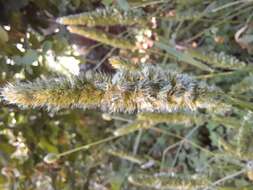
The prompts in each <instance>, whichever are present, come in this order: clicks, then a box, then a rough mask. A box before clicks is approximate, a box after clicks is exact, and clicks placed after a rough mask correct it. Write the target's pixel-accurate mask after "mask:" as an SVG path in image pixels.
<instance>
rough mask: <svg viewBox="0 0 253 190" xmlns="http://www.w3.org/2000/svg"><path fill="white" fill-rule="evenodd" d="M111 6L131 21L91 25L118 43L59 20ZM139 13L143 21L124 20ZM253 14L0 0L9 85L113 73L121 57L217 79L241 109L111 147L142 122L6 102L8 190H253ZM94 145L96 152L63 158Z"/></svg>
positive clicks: (218, 4)
mask: <svg viewBox="0 0 253 190" xmlns="http://www.w3.org/2000/svg"><path fill="white" fill-rule="evenodd" d="M105 7H109V8H115V9H117V10H121V11H122V12H125V13H129V14H125V13H124V14H123V17H122V19H119V20H120V21H121V23H120V22H118V21H115V22H116V24H113V25H114V26H109V23H110V20H109V19H108V20H106V21H105V22H104V21H103V22H102V24H101V23H100V24H99V25H100V26H96V21H95V25H94V26H93V25H92V24H91V25H90V26H89V30H94V29H96V30H99V31H101V32H106V33H107V34H108V35H111V36H110V38H109V40H108V39H106V38H101V36H102V35H90V36H89V38H85V37H83V36H80V35H77V34H74V33H77V32H74V30H73V28H72V30H71V28H68V29H69V30H67V28H66V27H65V26H64V25H63V23H62V24H59V19H58V20H56V19H57V18H59V17H62V16H67V15H71V14H76V13H81V12H92V11H95V10H96V9H98V8H100V9H104V8H105ZM97 14H98V13H97ZM129 15H130V16H131V15H132V16H134V17H136V18H137V20H138V19H139V18H141V21H138V22H137V21H136V22H135V21H134V22H133V23H127V24H125V23H124V18H126V20H127V18H130V16H129ZM252 15H253V2H252V1H251V0H235V1H231V0H219V1H218V0H205V1H203V0H191V1H189V0H129V1H126V0H54V1H52V0H43V1H35V0H8V1H5V0H0V45H1V46H0V66H1V70H0V86H1V87H4V85H6V84H7V83H8V82H15V81H33V80H34V79H36V78H44V79H47V78H48V77H49V76H56V77H57V76H64V77H66V78H72V77H73V76H76V75H80V74H82V73H84V72H87V71H89V70H97V71H99V72H103V73H107V74H108V75H111V74H113V73H115V68H117V64H114V65H113V66H114V67H113V66H111V65H110V64H109V59H110V58H111V57H112V56H120V57H124V58H125V59H127V60H128V61H130V62H132V65H131V66H136V65H138V64H139V63H143V64H153V65H159V66H160V65H163V66H166V67H165V68H166V69H168V70H173V71H176V72H178V73H187V74H189V75H191V76H193V77H194V78H196V80H198V81H206V82H207V83H208V85H210V86H211V85H214V86H216V87H218V88H219V89H221V90H222V91H223V92H225V94H226V95H227V96H225V94H224V97H219V98H221V99H224V101H227V100H229V101H227V102H230V103H231V104H230V106H231V108H229V110H225V111H223V112H222V113H216V109H213V110H211V112H208V113H207V112H205V111H204V110H199V111H198V112H196V115H195V116H196V117H197V118H199V116H202V115H204V119H201V120H200V121H198V122H193V123H190V124H187V126H186V125H182V124H178V123H177V122H175V123H176V124H173V122H171V121H169V120H168V119H164V118H162V119H161V117H163V116H164V115H162V114H161V115H160V116H161V117H160V120H159V115H153V118H155V119H157V118H158V119H157V120H156V121H157V122H154V121H153V120H152V119H150V118H152V117H151V116H150V118H149V119H147V117H146V120H147V121H149V122H153V123H152V125H151V126H149V125H148V127H147V126H146V125H145V127H143V128H142V127H139V128H138V127H137V128H134V131H135V132H132V130H126V131H124V135H122V136H120V137H117V138H116V137H112V139H110V138H109V139H108V137H111V136H113V134H115V131H116V130H119V129H122V128H123V127H125V128H126V127H127V126H129V124H131V123H132V122H133V121H135V120H136V115H135V114H124V113H117V114H116V113H115V114H108V113H104V114H102V113H101V112H99V111H96V110H86V111H85V110H82V109H61V110H59V111H57V112H56V111H54V110H49V111H48V110H45V109H38V108H36V109H31V108H30V109H23V108H19V107H17V106H16V105H9V104H7V103H6V102H5V101H4V100H3V99H2V100H3V101H1V102H0V104H1V109H0V135H1V136H0V168H1V174H0V188H1V189H13V190H14V189H15V190H19V189H26V190H28V189H38V190H57V189H66V190H67V189H80V190H81V189H96V190H109V189H110V190H119V189H133V190H134V189H173V190H174V189H180V188H182V189H219V190H233V189H253V185H252V180H253V169H252V167H253V166H252V162H251V160H253V156H252V153H251V152H252V149H253V144H252V138H251V136H252V134H253V130H252V127H253V124H252V122H253V120H252V117H253V116H252V109H253V106H252V101H253V100H252V95H253V76H252V71H253V67H252V52H253V49H252V47H253V46H252V43H253V37H252ZM93 16H94V15H93ZM95 16H96V13H95ZM105 18H106V15H105ZM92 19H93V17H91V20H92ZM111 19H112V18H111ZM117 22H118V23H117ZM101 25H102V26H101ZM86 36H87V34H86ZM116 37H117V38H116ZM92 39H93V40H92ZM131 66H129V65H128V66H127V67H126V69H131ZM118 67H122V65H119V66H118ZM207 103H209V102H208V101H207ZM165 118H166V117H165ZM137 120H138V118H137ZM144 128H148V129H144ZM126 129H128V128H126ZM103 139H104V140H103ZM101 140H102V141H101ZM94 142H95V144H91V143H94ZM96 142H98V143H97V144H96ZM87 144H88V145H89V144H91V145H94V146H88V147H84V150H83V151H77V152H74V153H72V154H68V155H66V156H61V157H60V158H59V159H54V158H52V157H53V156H54V155H58V153H63V152H65V151H68V150H72V149H75V148H77V147H80V146H82V145H87ZM49 153H54V154H49ZM48 154H49V156H51V157H49V156H47V157H45V156H46V155H48ZM182 186H183V187H182Z"/></svg>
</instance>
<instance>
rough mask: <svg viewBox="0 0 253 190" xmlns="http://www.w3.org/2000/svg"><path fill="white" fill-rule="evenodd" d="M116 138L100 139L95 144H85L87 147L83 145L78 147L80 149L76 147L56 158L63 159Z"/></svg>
mask: <svg viewBox="0 0 253 190" xmlns="http://www.w3.org/2000/svg"><path fill="white" fill-rule="evenodd" d="M116 138H118V137H117V136H111V137H108V138H105V139H102V140H99V141H96V142H93V143H90V144H87V145H84V146H80V147H77V148H74V149H71V150H68V151H65V152H62V153H60V154H58V156H59V157H63V156H66V155H69V154H72V153H74V152H78V151H80V150H88V149H89V148H91V147H93V146H96V145H99V144H103V143H106V142H109V141H112V140H114V139H116Z"/></svg>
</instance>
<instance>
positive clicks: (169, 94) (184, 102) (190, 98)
mask: <svg viewBox="0 0 253 190" xmlns="http://www.w3.org/2000/svg"><path fill="white" fill-rule="evenodd" d="M210 94H215V93H214V92H213V89H212V88H210V87H208V86H207V85H204V84H202V83H199V82H197V81H195V80H194V79H192V78H191V77H189V76H187V75H185V74H178V73H174V72H172V71H164V70H162V69H161V68H160V67H157V66H151V65H142V66H141V67H140V70H136V71H126V70H119V71H118V72H116V73H115V74H114V75H113V76H110V75H105V74H101V73H92V74H90V75H89V74H86V75H84V76H79V77H76V78H74V79H73V80H70V79H65V78H56V79H50V80H43V79H38V80H36V81H34V82H25V83H20V82H19V83H16V84H8V85H6V86H5V87H4V88H3V90H2V96H3V97H4V99H5V101H7V102H8V103H11V104H17V105H20V106H29V107H46V108H48V109H50V108H51V107H56V108H68V107H81V108H88V109H92V108H99V109H100V110H102V111H105V112H111V113H112V112H123V113H139V112H159V113H161V112H162V113H171V112H177V111H180V110H182V111H196V110H197V109H199V108H203V109H207V110H213V109H214V108H215V109H217V108H220V107H219V106H220V105H221V104H220V101H219V100H218V99H217V97H215V96H214V95H213V97H212V96H210ZM221 109H223V107H222V108H221Z"/></svg>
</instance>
